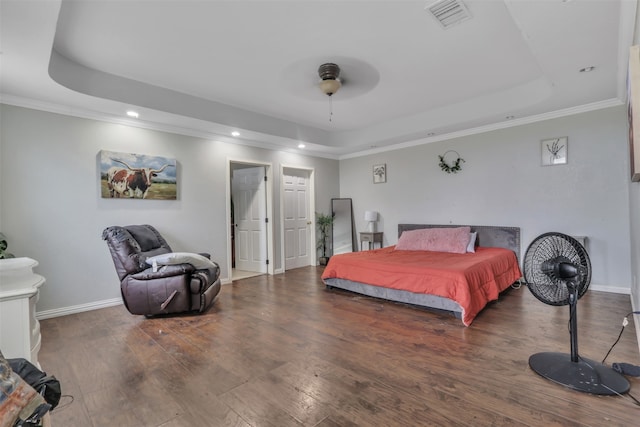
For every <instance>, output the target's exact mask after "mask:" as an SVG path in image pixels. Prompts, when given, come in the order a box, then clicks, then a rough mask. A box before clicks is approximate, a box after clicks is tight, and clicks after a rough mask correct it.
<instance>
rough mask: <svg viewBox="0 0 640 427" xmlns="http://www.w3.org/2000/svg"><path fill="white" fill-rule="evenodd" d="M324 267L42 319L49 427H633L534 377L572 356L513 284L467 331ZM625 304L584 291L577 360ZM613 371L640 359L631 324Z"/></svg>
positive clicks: (603, 404)
mask: <svg viewBox="0 0 640 427" xmlns="http://www.w3.org/2000/svg"><path fill="white" fill-rule="evenodd" d="M321 273H322V268H321V267H318V268H316V267H309V268H301V269H297V270H291V271H288V272H287V273H286V274H281V275H277V276H266V275H265V276H259V277H254V278H249V279H244V280H241V281H237V282H235V283H234V284H233V285H225V286H223V288H222V291H221V293H220V296H219V298H218V300H217V301H216V302H215V303H214V306H213V307H212V308H211V309H210V310H209V311H208V312H206V313H204V314H202V315H190V316H177V317H169V318H157V319H146V318H144V317H143V316H132V315H130V314H129V313H128V312H127V311H126V310H125V308H124V307H123V306H117V307H112V308H106V309H101V310H95V311H91V312H86V313H80V314H74V315H70V316H64V317H58V318H53V319H47V320H43V321H41V328H42V340H43V344H42V349H41V351H40V356H39V359H40V363H41V365H42V368H43V369H44V370H45V371H47V373H49V374H53V375H55V376H56V377H57V378H58V379H59V380H60V381H61V383H62V388H63V394H65V395H70V396H73V401H71V398H70V397H64V398H63V399H62V401H61V404H60V407H59V408H57V409H56V410H55V411H54V412H53V414H52V421H53V425H54V427H75V426H82V427H84V426H94V427H99V426H109V427H111V426H118V427H126V426H136V427H138V426H163V427H175V426H277V427H282V426H298V425H304V426H322V427H330V426H356V425H359V426H431V425H433V426H455V425H460V426H490V425H491V426H494V425H496V426H497V425H510V426H511V425H527V426H638V425H640V407H638V406H635V405H634V404H633V402H632V400H631V399H630V398H629V397H628V396H624V397H619V396H608V397H605V396H594V395H590V394H586V393H581V392H576V391H573V390H570V389H567V388H565V387H562V386H559V385H557V384H555V383H552V382H550V381H548V380H545V379H543V378H542V377H540V376H538V375H537V374H535V373H534V372H533V371H531V369H530V368H529V366H528V363H527V360H528V358H529V356H530V355H531V354H533V353H537V352H540V351H560V352H566V353H568V352H569V334H568V331H567V324H568V314H569V313H568V308H567V307H552V306H548V305H545V304H543V303H541V302H539V301H538V300H536V299H535V298H534V297H533V296H532V295H531V293H530V292H529V290H528V289H526V288H525V287H523V288H521V289H512V290H510V291H508V292H507V293H506V294H505V295H503V296H502V297H501V299H500V300H499V301H497V302H495V303H492V304H491V305H489V306H488V307H487V308H486V309H485V310H484V311H483V312H482V313H481V314H480V315H479V316H478V317H477V318H476V320H475V322H474V323H473V324H472V325H471V326H470V327H468V328H465V327H464V326H463V325H462V323H461V322H460V321H459V320H458V319H455V318H454V317H452V316H450V315H446V314H439V313H433V312H428V311H425V310H421V309H416V308H413V307H409V306H405V305H401V304H395V303H390V302H385V301H381V300H376V299H372V298H368V297H363V296H357V295H355V294H351V293H348V292H345V291H339V290H326V289H325V287H324V285H323V284H322V282H321V280H320V275H321ZM114 286H117V284H115V283H114ZM630 311H631V305H630V302H629V296H628V295H617V294H608V293H602V292H595V291H589V292H587V294H586V295H585V296H584V297H583V298H582V299H581V300H580V302H579V305H578V317H579V322H578V325H579V337H580V338H579V352H580V355H582V356H584V357H588V358H591V359H594V360H601V359H602V358H603V357H604V355H605V353H606V352H607V350H608V349H609V347H610V346H611V344H613V342H614V341H615V339H616V338H617V336H618V333H619V332H620V328H621V326H622V319H623V317H624V316H625V315H626V314H627V313H628V312H630ZM630 320H631V319H630ZM613 362H627V363H632V364H634V365H640V354H639V351H638V344H637V342H636V333H635V330H634V326H633V322H630V324H629V326H627V327H626V329H625V331H624V333H623V335H622V338H621V339H620V342H619V343H618V345H617V346H616V347H615V348H614V350H613V351H612V353H611V354H610V355H609V357H608V358H607V363H613ZM630 380H631V384H632V385H631V394H632V395H634V396H636V397H638V398H640V379H637V378H631V379H630Z"/></svg>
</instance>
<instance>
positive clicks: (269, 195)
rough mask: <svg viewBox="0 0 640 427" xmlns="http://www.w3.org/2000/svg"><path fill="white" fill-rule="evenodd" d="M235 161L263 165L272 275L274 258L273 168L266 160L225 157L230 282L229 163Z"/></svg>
mask: <svg viewBox="0 0 640 427" xmlns="http://www.w3.org/2000/svg"><path fill="white" fill-rule="evenodd" d="M234 163H237V164H242V165H248V166H263V167H264V171H265V175H266V177H267V182H266V185H265V191H266V199H267V200H266V204H267V210H266V215H267V218H268V219H269V222H268V223H267V242H266V244H267V259H268V260H269V264H267V274H270V275H273V271H274V270H273V268H274V264H275V260H274V259H273V255H274V249H273V243H274V242H273V223H274V222H275V221H274V215H273V168H272V164H271V163H268V162H262V161H258V160H248V159H242V158H232V157H227V179H226V183H227V184H226V189H225V197H226V201H225V205H226V211H227V215H226V216H227V219H226V221H225V223H226V224H227V271H228V272H229V273H228V274H229V277H228V281H229V282H231V280H232V277H231V273H232V271H233V270H232V267H231V225H232V224H231V165H232V164H234Z"/></svg>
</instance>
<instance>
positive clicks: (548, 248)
mask: <svg viewBox="0 0 640 427" xmlns="http://www.w3.org/2000/svg"><path fill="white" fill-rule="evenodd" d="M524 279H525V281H526V282H527V286H528V287H529V290H530V291H531V293H533V295H534V296H535V297H536V298H537V299H539V300H540V301H542V302H543V303H545V304H550V305H567V304H569V310H570V314H569V334H570V336H571V354H565V353H536V354H534V355H532V356H531V357H529V366H530V367H531V369H533V370H534V371H535V372H536V373H538V374H540V375H541V376H543V377H544V378H547V379H549V380H551V381H554V382H556V383H558V384H562V385H564V386H566V387H569V388H571V389H574V390H578V391H583V392H586V393H592V394H600V395H614V394H623V393H626V392H627V391H629V382H628V381H627V380H626V378H624V377H623V376H622V375H620V374H618V373H617V372H616V371H614V370H613V369H611V368H608V367H606V366H605V365H603V364H602V363H598V362H595V361H593V360H590V359H586V358H584V357H581V356H579V355H578V318H577V303H578V299H579V298H580V297H582V296H583V295H584V294H585V292H587V288H588V287H589V283H590V282H591V261H590V260H589V255H587V251H586V250H585V249H584V247H583V246H582V245H581V244H580V243H579V242H578V241H577V240H576V239H574V238H573V237H571V236H567V235H565V234H562V233H545V234H542V235H540V236H538V237H536V238H535V239H534V240H533V242H531V244H530V245H529V247H528V248H527V252H526V254H525V257H524Z"/></svg>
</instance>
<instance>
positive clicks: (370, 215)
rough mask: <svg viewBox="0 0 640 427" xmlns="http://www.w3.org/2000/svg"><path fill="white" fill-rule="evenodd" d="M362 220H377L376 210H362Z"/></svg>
mask: <svg viewBox="0 0 640 427" xmlns="http://www.w3.org/2000/svg"><path fill="white" fill-rule="evenodd" d="M364 220H365V221H377V220H378V212H376V211H364Z"/></svg>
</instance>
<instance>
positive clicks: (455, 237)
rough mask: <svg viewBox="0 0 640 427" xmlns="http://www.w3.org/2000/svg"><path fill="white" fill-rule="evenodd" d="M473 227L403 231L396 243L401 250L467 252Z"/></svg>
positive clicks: (397, 248)
mask: <svg viewBox="0 0 640 427" xmlns="http://www.w3.org/2000/svg"><path fill="white" fill-rule="evenodd" d="M470 232H471V227H455V228H423V229H420V230H410V231H405V232H403V233H402V235H401V236H400V238H399V239H398V244H396V250H400V251H433V252H451V253H456V254H463V253H466V252H467V245H468V244H469V233H470Z"/></svg>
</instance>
